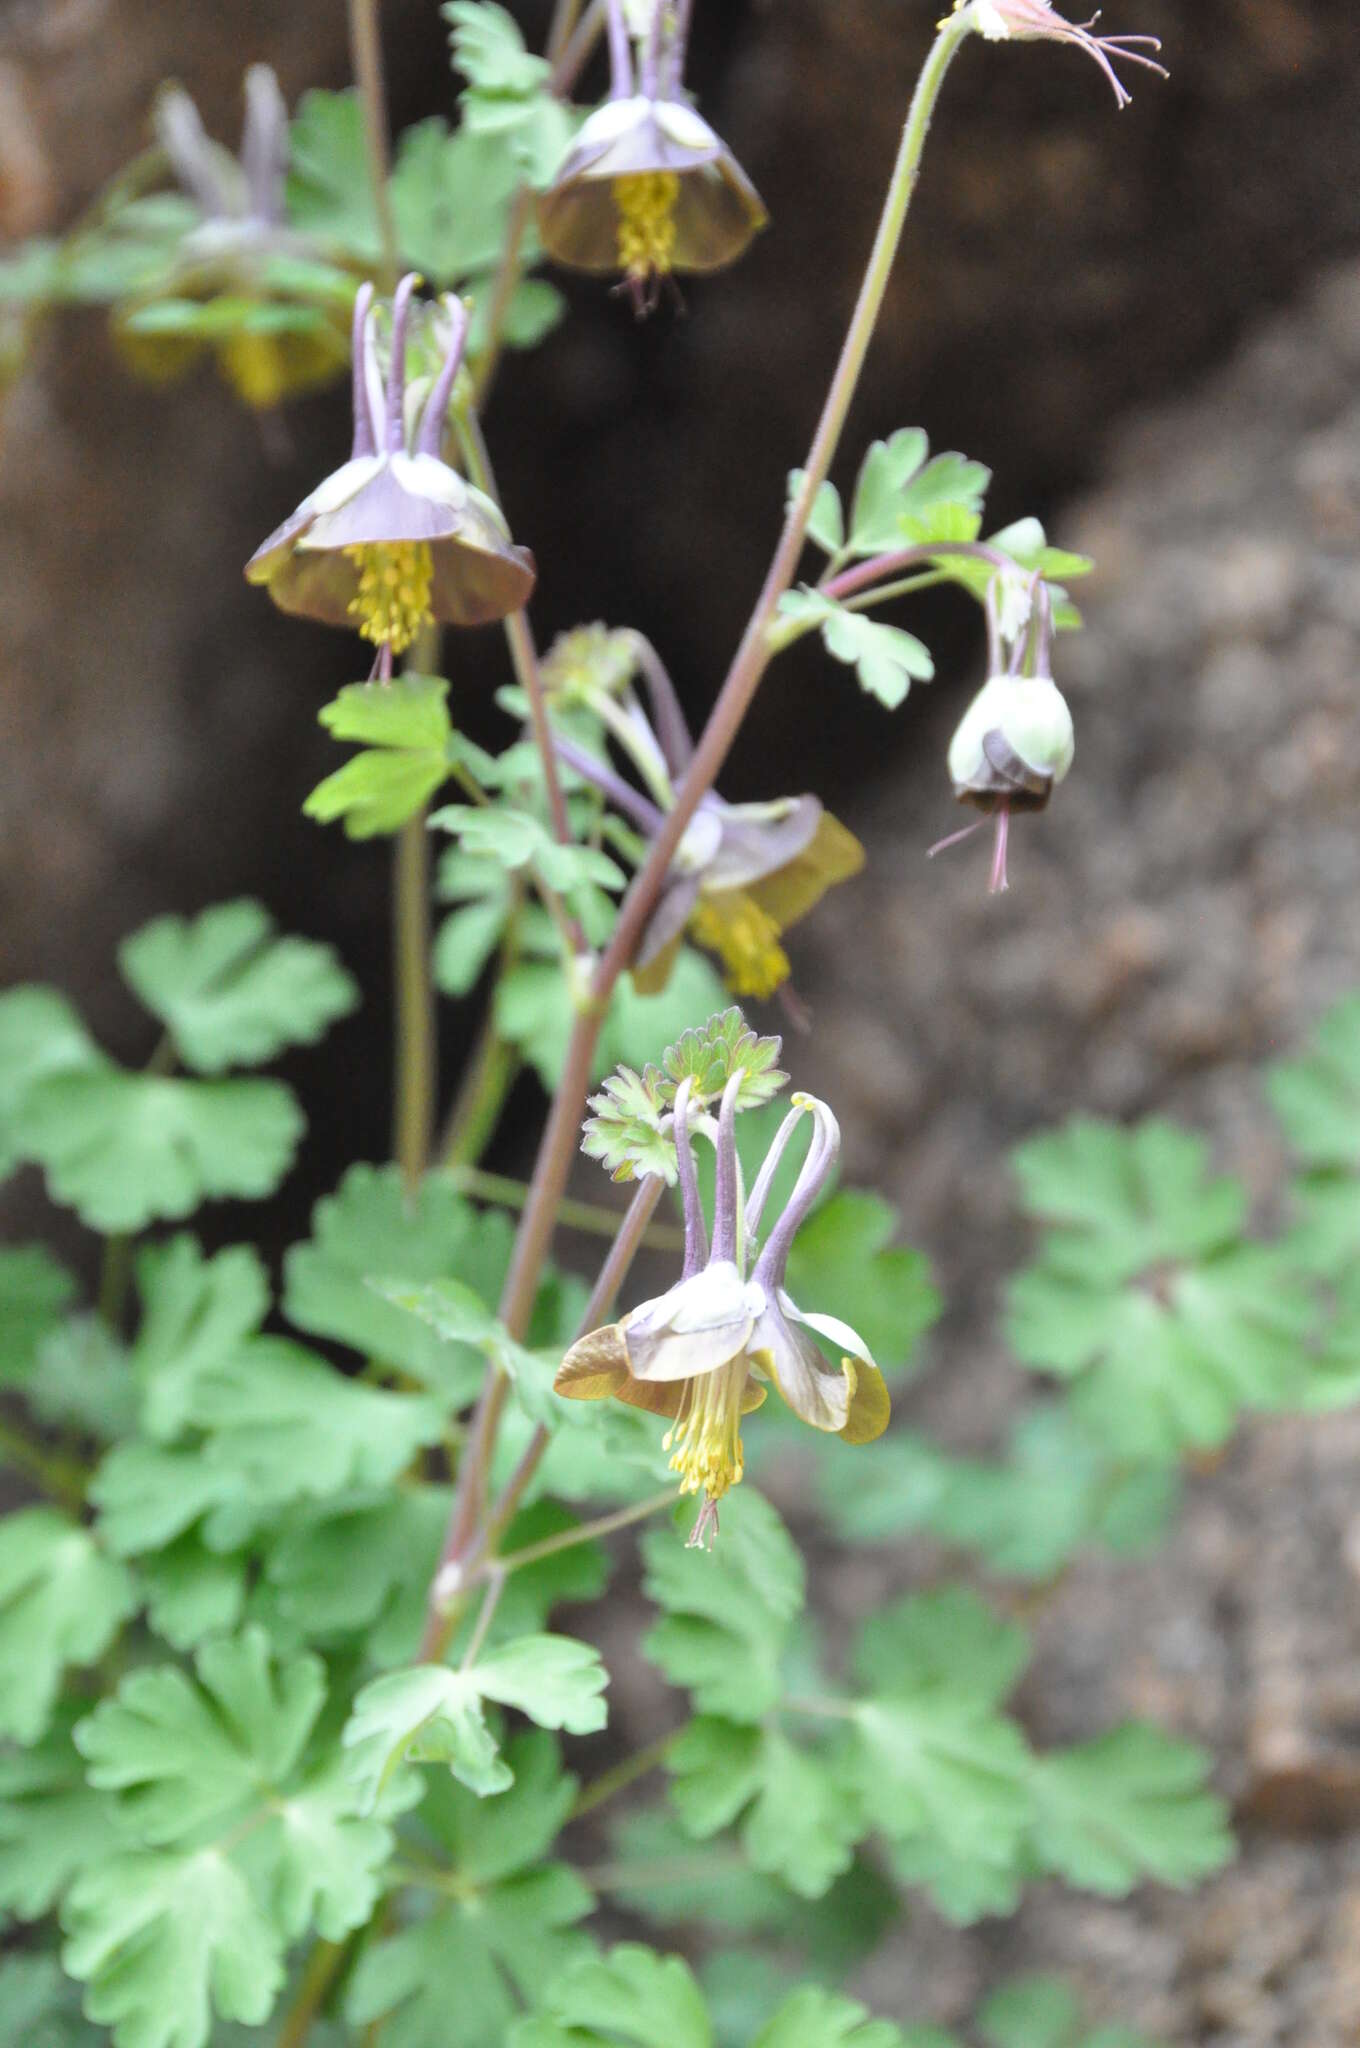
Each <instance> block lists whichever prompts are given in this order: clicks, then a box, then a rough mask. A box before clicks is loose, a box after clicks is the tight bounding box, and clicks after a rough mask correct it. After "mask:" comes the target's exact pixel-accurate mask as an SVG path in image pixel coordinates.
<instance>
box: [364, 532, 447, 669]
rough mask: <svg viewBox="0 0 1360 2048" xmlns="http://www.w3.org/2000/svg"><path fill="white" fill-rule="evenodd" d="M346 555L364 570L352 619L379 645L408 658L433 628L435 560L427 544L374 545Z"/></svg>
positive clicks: (369, 638)
mask: <svg viewBox="0 0 1360 2048" xmlns="http://www.w3.org/2000/svg"><path fill="white" fill-rule="evenodd" d="M345 553H346V554H347V555H348V557H349V559H350V561H351V562H354V563H355V564H356V565H357V566H358V570H359V588H358V590H357V591H356V593H355V595H354V596H353V597H352V598H351V599H350V601H349V610H350V616H351V618H353V619H357V621H358V624H359V631H360V632H361V633H362V634H363V636H364V638H365V640H371V641H372V642H373V644H374V646H375V647H390V648H391V649H392V652H393V653H394V654H404V653H405V651H406V649H407V648H408V647H409V646H410V645H411V642H412V641H413V640H414V639H415V637H416V635H417V633H419V631H420V629H421V627H422V626H432V625H433V624H434V613H433V612H432V611H431V610H430V588H431V585H432V584H433V582H434V558H433V556H432V555H431V553H430V549H429V545H428V543H427V542H425V541H423V540H414V541H412V540H399V541H373V542H370V543H367V544H365V545H364V546H363V547H356V548H346V549H345Z"/></svg>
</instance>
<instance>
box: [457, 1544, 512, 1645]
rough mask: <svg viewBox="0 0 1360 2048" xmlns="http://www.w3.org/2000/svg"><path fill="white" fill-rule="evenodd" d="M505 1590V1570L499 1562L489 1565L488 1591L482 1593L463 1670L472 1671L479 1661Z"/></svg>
mask: <svg viewBox="0 0 1360 2048" xmlns="http://www.w3.org/2000/svg"><path fill="white" fill-rule="evenodd" d="M504 1591H505V1573H504V1571H503V1570H502V1569H501V1567H500V1565H499V1563H497V1564H492V1565H488V1567H487V1571H486V1592H485V1593H484V1594H483V1595H482V1604H481V1607H480V1608H479V1609H478V1612H477V1620H476V1624H475V1626H474V1628H473V1631H472V1634H471V1635H470V1636H469V1637H468V1645H467V1648H466V1649H465V1650H464V1652H463V1656H462V1664H461V1669H462V1670H464V1671H470V1670H471V1669H472V1667H473V1665H474V1664H475V1663H476V1662H477V1658H478V1655H479V1653H480V1651H481V1647H482V1644H483V1643H484V1642H485V1641H486V1638H487V1632H488V1630H489V1629H490V1627H491V1624H492V1622H493V1621H494V1619H495V1616H496V1609H497V1608H498V1607H499V1606H500V1604H501V1594H502V1593H503V1592H504Z"/></svg>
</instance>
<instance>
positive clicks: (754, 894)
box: [553, 633, 864, 996]
mask: <svg viewBox="0 0 1360 2048" xmlns="http://www.w3.org/2000/svg"><path fill="white" fill-rule="evenodd" d="M624 637H626V638H627V640H628V642H629V643H630V645H631V648H632V650H633V662H632V663H631V664H630V670H629V673H628V674H627V675H626V676H625V677H624V678H623V680H622V683H621V684H620V685H619V686H618V687H617V688H615V689H613V690H607V689H605V688H604V687H603V685H600V684H594V683H592V682H591V681H590V680H589V679H585V680H583V681H582V682H581V683H580V684H579V685H578V686H577V687H576V688H575V689H574V691H573V693H572V701H574V702H577V703H581V704H585V705H588V706H589V707H590V708H591V709H593V710H594V711H596V712H597V713H598V715H599V716H601V717H602V718H603V719H604V722H605V726H606V730H607V731H608V732H609V733H610V734H611V735H612V736H613V737H614V738H615V739H616V740H617V741H618V743H619V745H620V746H621V747H622V748H623V749H624V750H625V751H626V752H627V753H628V755H629V756H630V758H631V760H632V762H633V765H634V766H635V767H636V768H637V770H638V773H639V775H640V776H641V778H642V780H643V781H644V782H645V784H646V785H647V790H648V794H647V795H645V796H644V795H643V794H642V792H641V791H640V790H637V789H634V788H633V786H632V784H631V783H628V782H625V781H624V779H623V777H622V776H621V775H617V774H616V773H615V772H614V770H613V769H612V768H611V767H609V766H608V765H607V763H605V762H603V761H601V760H598V759H597V758H596V757H595V756H594V755H593V754H589V753H587V752H586V751H585V749H584V748H582V747H578V746H576V745H575V744H574V743H573V742H572V741H571V740H569V739H567V738H565V737H564V736H563V735H562V734H560V733H554V735H553V740H554V744H555V746H556V748H557V750H558V752H559V753H560V754H561V756H562V758H563V760H564V761H565V762H566V763H567V764H568V766H569V767H571V768H573V769H574V770H575V771H576V773H577V774H579V775H582V776H584V777H585V778H586V780H587V781H589V782H593V783H594V784H595V786H596V788H597V789H600V790H602V791H603V793H604V794H605V796H607V797H608V799H609V801H610V803H611V804H612V805H613V806H614V808H615V809H616V810H617V811H619V812H620V813H621V814H622V815H623V816H624V817H625V818H628V819H629V820H631V822H632V823H633V824H634V825H636V826H638V827H639V829H640V830H641V831H642V832H643V833H644V834H645V835H646V837H647V838H649V839H650V838H654V837H655V835H656V834H657V833H658V832H659V831H660V829H661V826H662V824H663V822H664V819H665V815H666V812H667V811H669V810H671V809H672V808H673V807H674V804H675V785H676V783H677V782H678V781H679V779H680V778H681V776H682V775H683V774H684V772H685V770H686V768H688V766H689V763H690V760H691V759H692V757H693V753H694V742H693V740H692V739H691V737H690V734H689V730H688V728H687V726H686V724H685V718H684V713H683V712H682V711H681V709H680V704H679V700H678V698H677V697H676V694H675V689H674V686H673V684H672V683H671V680H670V677H669V676H668V675H667V674H666V671H665V669H664V667H663V666H662V664H661V662H660V660H659V659H658V657H657V654H656V651H655V649H654V648H653V647H652V646H651V644H650V643H649V642H648V641H646V640H644V639H643V637H642V635H641V634H637V633H634V634H629V635H627V636H622V635H615V636H612V639H613V640H619V639H622V638H624ZM633 666H640V667H641V669H642V672H643V675H644V678H645V680H646V683H647V689H648V694H649V696H650V698H651V704H652V717H653V719H654V720H655V726H653V723H652V721H650V720H649V719H648V717H647V715H646V713H645V712H644V710H643V708H642V705H641V704H640V703H639V701H638V699H637V696H636V694H635V693H634V691H633V689H632V677H631V669H632V667H633ZM863 865H864V848H863V847H862V846H861V845H860V843H859V841H858V840H857V839H856V838H855V837H854V835H853V833H851V832H848V831H847V830H846V828H845V826H844V825H842V824H841V823H840V821H839V819H837V818H834V817H833V816H832V815H831V813H830V812H829V811H827V810H825V809H824V808H823V806H822V803H821V799H820V798H818V797H815V796H796V797H792V796H791V797H778V798H775V799H774V800H773V801H772V802H769V803H757V804H729V803H727V802H725V801H724V799H723V798H722V797H720V796H719V795H717V793H716V792H715V791H712V790H710V791H709V792H708V793H707V794H706V795H705V796H704V797H703V798H702V799H701V801H700V804H699V808H698V810H697V811H696V812H695V814H694V817H693V819H692V820H691V822H690V824H689V827H688V829H687V830H686V832H685V836H684V838H683V839H682V840H681V842H680V845H679V847H678V848H677V850H676V854H675V858H674V860H673V861H672V862H671V866H670V869H669V870H668V872H667V875H666V879H665V881H664V882H663V884H662V887H661V893H660V895H659V896H658V898H657V902H656V907H655V909H654V910H653V912H652V915H651V918H650V919H649V921H648V923H647V927H646V929H645V931H644V932H643V935H642V940H641V943H640V945H639V947H638V952H637V958H636V960H635V961H634V963H633V980H634V984H635V986H636V987H637V988H638V989H639V990H640V991H641V992H642V993H643V994H644V995H646V994H654V993H655V992H656V990H658V989H660V988H662V987H664V985H665V983H666V980H667V978H668V976H669V974H670V970H671V966H672V963H673V961H674V958H675V954H676V950H677V948H678V947H679V944H680V941H681V939H682V937H683V936H684V934H685V932H686V931H688V932H689V934H690V936H691V938H693V939H694V940H695V941H696V942H697V944H699V945H701V946H704V947H706V948H707V949H708V950H709V951H710V952H713V953H716V954H717V955H718V957H719V959H720V960H721V961H722V964H723V969H724V973H725V976H726V979H727V984H728V987H729V988H730V989H731V990H732V991H733V993H734V994H736V995H744V996H770V995H773V994H774V992H775V990H776V989H777V988H779V987H780V985H781V984H782V983H783V982H785V981H786V980H787V979H788V976H789V972H790V969H789V960H788V955H787V954H786V953H785V951H784V949H783V947H782V946H781V944H780V943H779V942H780V938H781V936H782V934H783V933H784V931H785V930H786V929H787V927H788V926H789V925H791V924H795V923H796V922H797V921H798V919H799V918H800V917H806V915H807V913H808V912H809V911H810V910H811V909H812V907H813V905H814V904H816V903H817V902H819V901H820V899H821V898H822V896H823V895H825V893H826V891H827V890H828V889H829V888H831V887H832V886H833V884H835V883H837V882H843V881H846V880H848V878H849V877H850V876H851V875H855V874H858V873H859V871H860V869H861V868H862V867H863Z"/></svg>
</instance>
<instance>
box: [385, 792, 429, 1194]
mask: <svg viewBox="0 0 1360 2048" xmlns="http://www.w3.org/2000/svg"><path fill="white" fill-rule="evenodd" d="M393 863H394V865H393V912H394V922H393V978H394V984H395V1006H396V1032H395V1036H396V1062H395V1068H394V1079H393V1109H392V1126H393V1130H392V1150H393V1154H394V1156H395V1158H396V1161H397V1164H398V1166H399V1167H400V1168H401V1177H402V1180H403V1182H404V1183H405V1186H406V1191H407V1194H408V1196H409V1195H413V1194H414V1193H415V1190H416V1189H417V1187H418V1186H419V1185H420V1177H421V1175H422V1174H423V1173H424V1171H425V1167H426V1165H427V1163H428V1161H429V1156H430V1138H431V1133H432V1130H433V1124H434V1103H435V1092H436V1087H437V1077H436V1052H435V1025H434V987H433V984H432V982H431V979H430V834H429V830H428V828H427V825H426V821H425V812H424V811H423V810H421V811H418V812H417V814H416V816H415V817H414V818H411V819H408V821H407V823H406V824H404V825H403V826H402V828H401V831H400V832H399V833H398V834H397V840H396V845H395V847H394V849H393Z"/></svg>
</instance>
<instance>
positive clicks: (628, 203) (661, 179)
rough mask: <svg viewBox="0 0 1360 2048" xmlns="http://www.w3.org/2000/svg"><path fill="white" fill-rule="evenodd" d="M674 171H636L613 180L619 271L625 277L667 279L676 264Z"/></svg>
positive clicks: (676, 185)
mask: <svg viewBox="0 0 1360 2048" xmlns="http://www.w3.org/2000/svg"><path fill="white" fill-rule="evenodd" d="M679 197H680V180H679V179H678V178H677V177H676V175H675V173H674V171H635V172H633V173H632V174H631V176H629V177H626V178H615V180H614V204H615V206H617V208H618V210H619V268H620V270H622V271H623V273H624V275H625V277H664V276H665V275H666V273H667V272H668V271H669V270H670V268H671V265H672V263H673V262H674V260H675V202H676V200H677V199H678V198H679Z"/></svg>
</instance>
